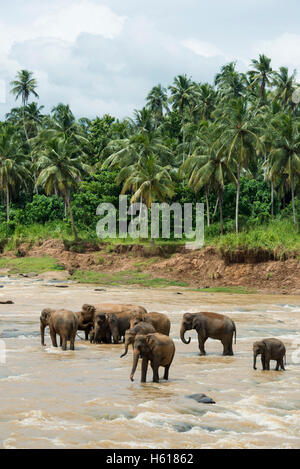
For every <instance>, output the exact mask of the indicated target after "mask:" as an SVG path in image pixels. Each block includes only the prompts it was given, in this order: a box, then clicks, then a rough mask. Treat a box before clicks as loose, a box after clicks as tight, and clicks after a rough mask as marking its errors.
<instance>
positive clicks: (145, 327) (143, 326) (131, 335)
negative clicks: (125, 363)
mask: <svg viewBox="0 0 300 469" xmlns="http://www.w3.org/2000/svg"><path fill="white" fill-rule="evenodd" d="M154 332H156V331H155V329H154V327H153V326H152V325H151V324H148V323H147V322H139V323H138V324H137V325H136V326H135V327H133V328H132V329H128V330H127V331H126V332H125V352H124V353H123V354H122V355H121V357H120V358H123V357H125V356H126V355H127V353H128V347H129V345H130V344H132V347H133V348H134V341H135V338H136V336H137V335H147V334H151V333H154Z"/></svg>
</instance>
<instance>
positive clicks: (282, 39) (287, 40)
mask: <svg viewBox="0 0 300 469" xmlns="http://www.w3.org/2000/svg"><path fill="white" fill-rule="evenodd" d="M299 51H300V35H299V34H290V33H284V34H282V35H281V36H279V37H277V38H276V39H273V40H272V41H260V42H258V43H257V44H255V46H254V53H255V54H256V55H258V54H262V53H263V54H266V55H267V56H268V57H271V58H272V64H273V68H274V67H281V66H287V67H290V68H291V69H292V70H294V69H295V68H296V69H298V71H299V72H300V54H299Z"/></svg>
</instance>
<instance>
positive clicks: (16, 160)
mask: <svg viewBox="0 0 300 469" xmlns="http://www.w3.org/2000/svg"><path fill="white" fill-rule="evenodd" d="M29 180H30V164H29V161H28V160H27V159H26V157H25V156H24V154H23V152H22V145H21V143H20V142H19V141H18V140H17V136H16V134H15V132H14V128H13V127H12V126H8V125H5V126H4V125H3V126H1V127H0V186H1V190H2V191H3V192H4V193H5V196H6V215H7V222H9V220H10V196H11V194H12V193H13V192H15V191H16V189H17V188H18V187H22V186H25V187H26V185H27V181H29Z"/></svg>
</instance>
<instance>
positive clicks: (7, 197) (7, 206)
mask: <svg viewBox="0 0 300 469" xmlns="http://www.w3.org/2000/svg"><path fill="white" fill-rule="evenodd" d="M9 204H10V200H9V187H8V184H7V183H6V217H7V223H8V222H9V215H10V214H9Z"/></svg>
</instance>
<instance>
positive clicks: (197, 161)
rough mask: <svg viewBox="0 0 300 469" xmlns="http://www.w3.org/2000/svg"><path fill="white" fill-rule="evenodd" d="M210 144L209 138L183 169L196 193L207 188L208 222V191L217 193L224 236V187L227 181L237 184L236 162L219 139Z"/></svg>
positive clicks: (214, 130) (213, 131) (188, 159)
mask: <svg viewBox="0 0 300 469" xmlns="http://www.w3.org/2000/svg"><path fill="white" fill-rule="evenodd" d="M216 132H217V129H216V128H214V129H213V128H212V129H211V131H210V133H211V134H214V135H216ZM208 135H209V134H208ZM210 142H211V140H210V139H209V137H207V141H206V142H205V141H203V145H199V147H198V148H196V150H195V152H194V153H193V154H192V155H191V156H190V157H189V158H187V160H186V162H185V163H184V164H183V167H182V169H183V171H185V173H186V174H187V176H188V178H189V186H190V187H191V188H192V189H193V191H194V192H198V191H199V190H200V189H201V188H202V187H205V189H206V203H207V214H208V220H209V205H208V192H207V190H208V188H210V189H213V190H215V191H217V193H218V200H219V206H220V228H221V234H222V235H223V233H224V228H223V194H224V186H225V182H226V180H227V179H229V180H231V181H233V182H236V178H235V176H234V170H233V165H234V162H233V161H230V160H229V158H228V153H227V151H226V148H225V147H224V145H222V144H221V143H220V140H219V139H217V140H215V141H212V142H211V143H210ZM213 142H214V143H213Z"/></svg>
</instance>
